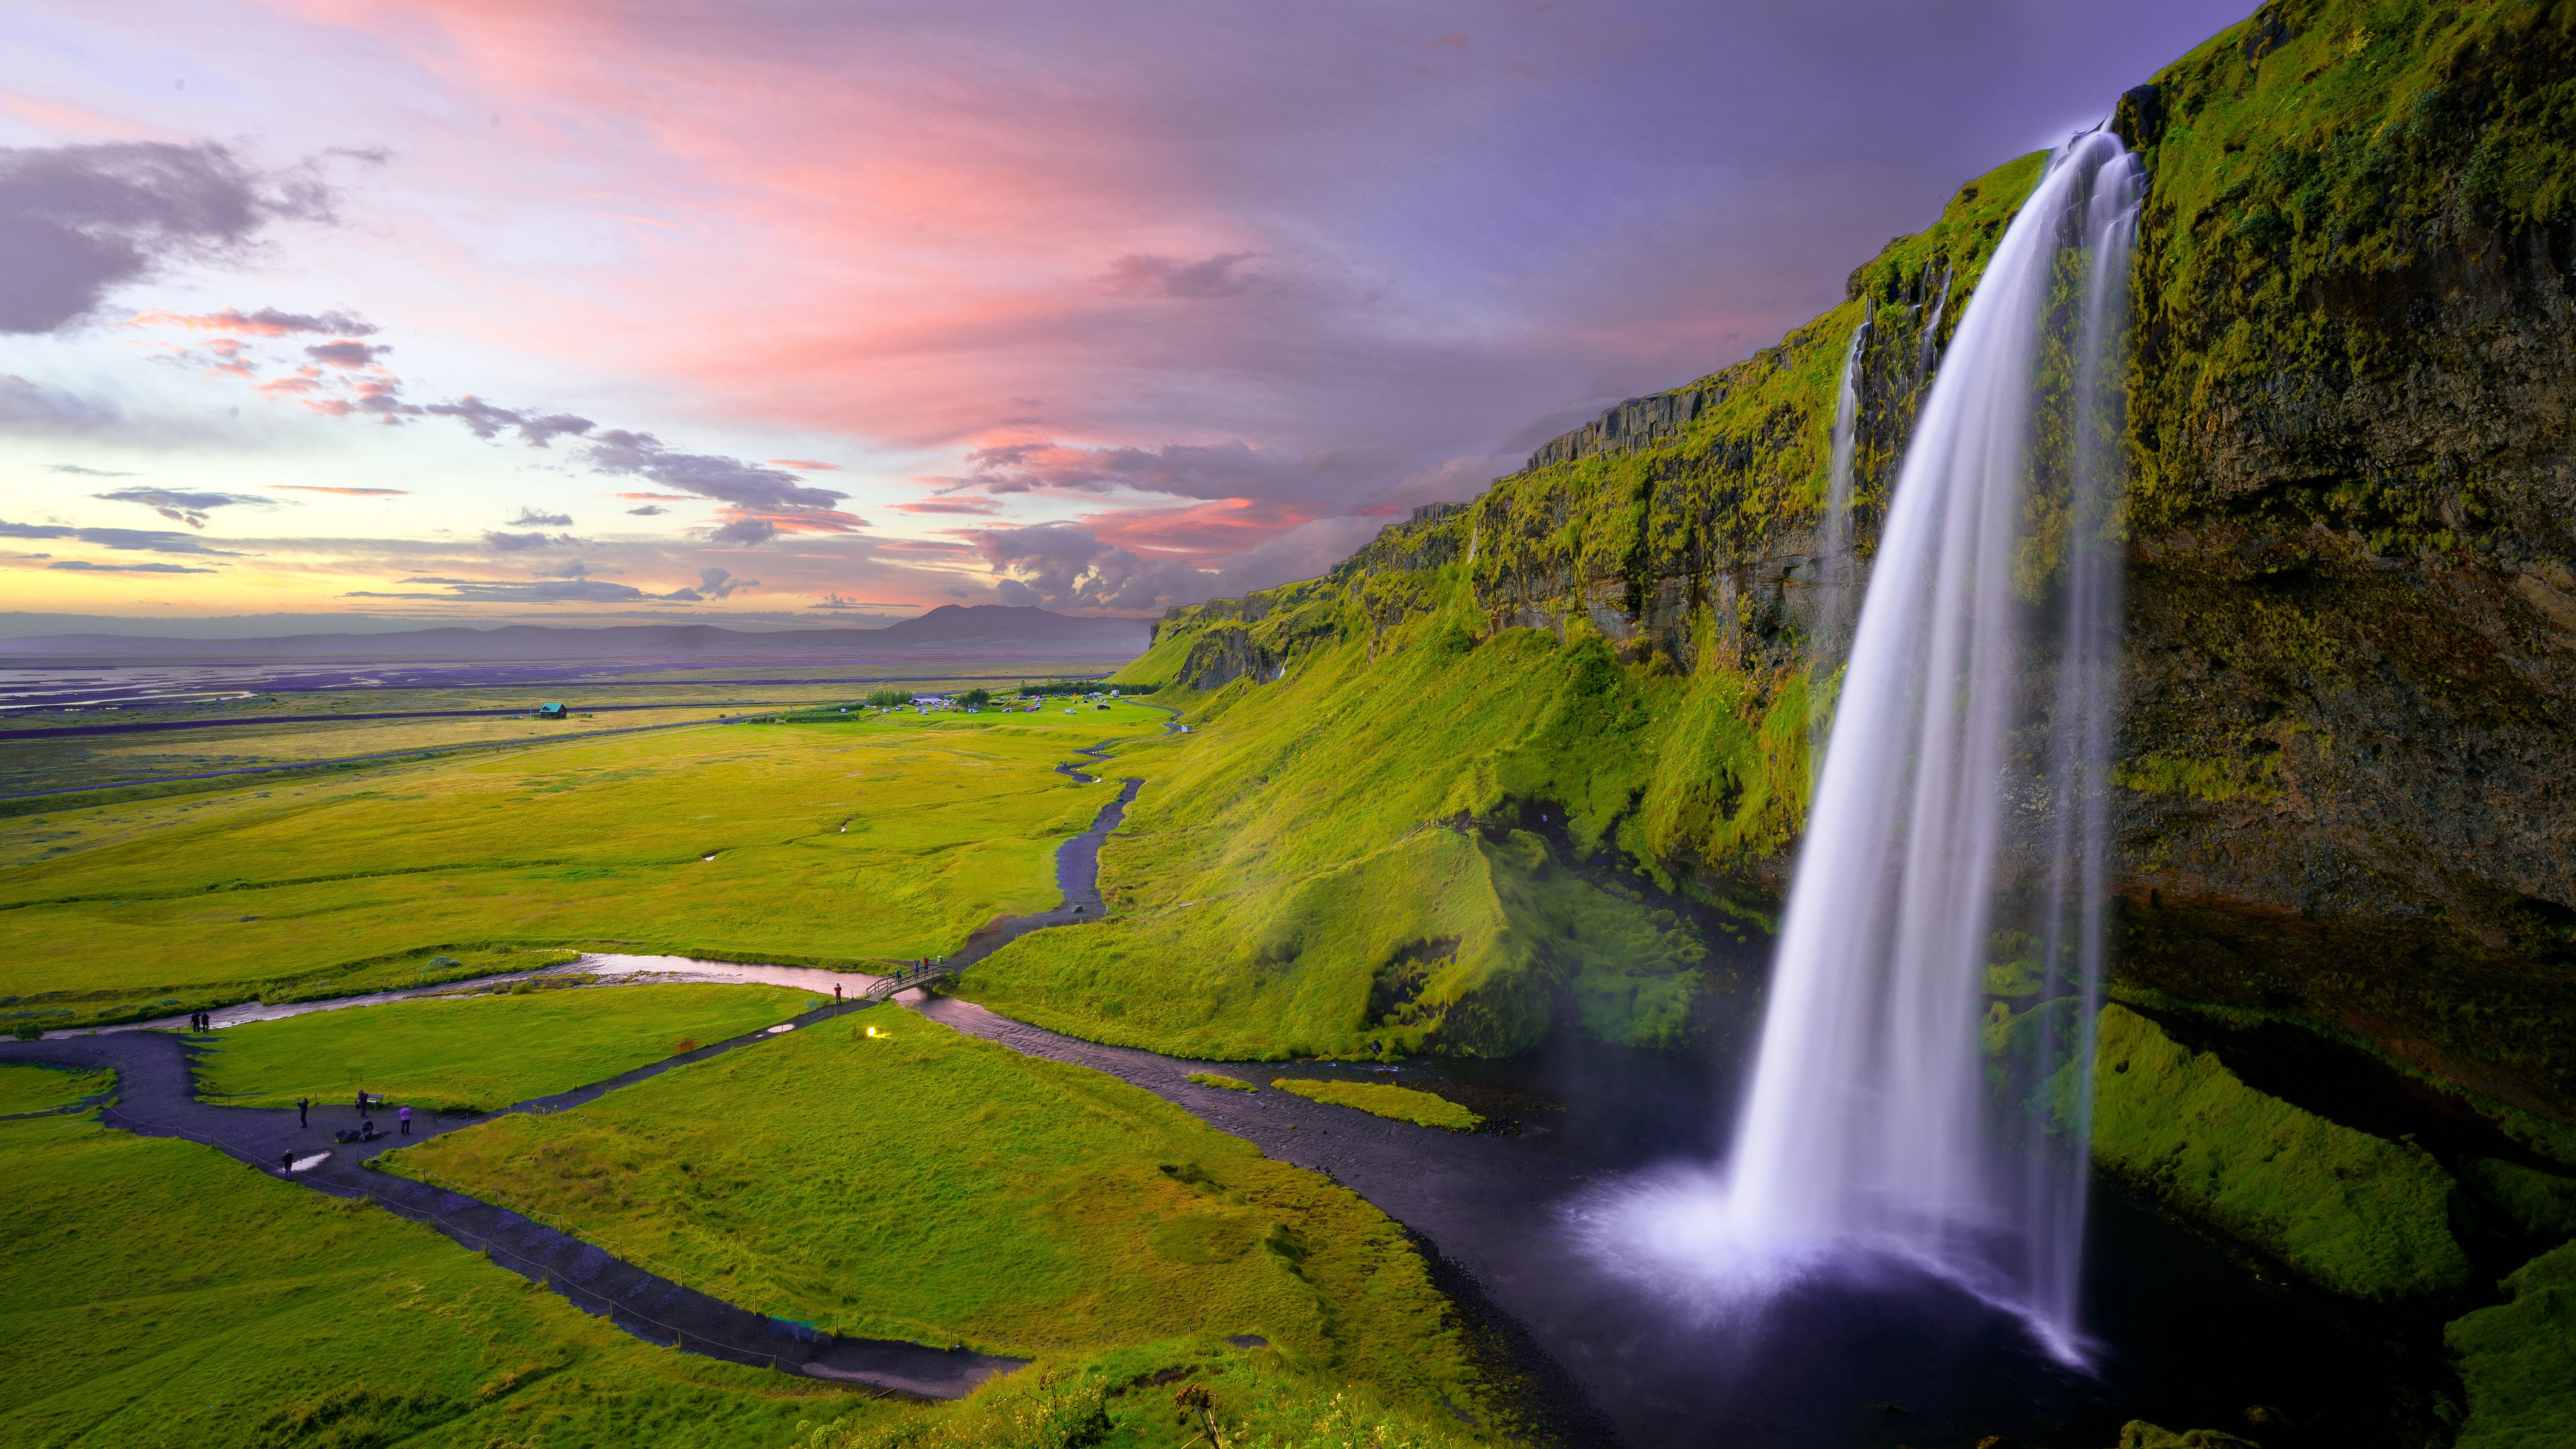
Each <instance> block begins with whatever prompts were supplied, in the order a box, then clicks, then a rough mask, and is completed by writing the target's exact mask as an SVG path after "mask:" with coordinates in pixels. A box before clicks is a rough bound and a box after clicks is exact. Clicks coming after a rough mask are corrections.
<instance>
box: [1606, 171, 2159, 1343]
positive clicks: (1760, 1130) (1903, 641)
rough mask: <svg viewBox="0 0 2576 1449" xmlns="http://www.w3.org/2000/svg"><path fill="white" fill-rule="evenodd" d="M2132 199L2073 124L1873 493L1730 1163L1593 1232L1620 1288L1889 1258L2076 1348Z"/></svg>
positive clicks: (2104, 841) (2134, 175)
mask: <svg viewBox="0 0 2576 1449" xmlns="http://www.w3.org/2000/svg"><path fill="white" fill-rule="evenodd" d="M2139 190H2140V173H2139V171H2138V169H2137V164H2136V161H2135V159H2134V158H2133V157H2131V156H2130V155H2129V154H2128V153H2127V152H2125V151H2124V150H2123V149H2122V148H2121V146H2120V144H2119V142H2118V141H2117V140H2116V139H2115V138H2113V137H2111V136H2109V135H2107V134H2102V133H2098V132H2097V133H2093V134H2088V135H2085V136H2080V137H2077V138H2076V139H2075V140H2073V141H2071V142H2069V143H2068V144H2067V145H2066V146H2065V147H2064V148H2063V149H2061V150H2060V151H2059V152H2058V153H2057V154H2056V155H2055V156H2053V157H2052V158H2051V165H2050V167H2049V169H2048V171H2047V174H2046V175H2045V176H2044V177H2043V178H2042V179H2041V180H2040V182H2039V184H2038V186H2037V188H2036V189H2035V190H2034V191H2033V192H2032V193H2031V196H2030V198H2029V199H2028V200H2027V201H2026V202H2025V203H2024V204H2023V206H2022V209H2021V211H2020V214H2019V215H2018V216H2017V217H2016V218H2015V219H2014V221H2013V222H2012V224H2011V226H2010V227H2008V228H2007V229H2006V230H2005V232H2004V235H2003V237H2002V239H2001V240H2000V241H1999V242H1998V243H1997V246H1996V249H1995V253H1994V256H1993V258H1992V260H1991V261H1990V262H1989V263H1988V265H1987V267H1986V270H1985V274H1984V276H1983V278H1982V279H1981V280H1980V281H1979V282H1978V284H1977V285H1976V288H1975V290H1974V292H1973V293H1972V294H1971V296H1970V297H1969V300H1968V302H1967V310H1966V312H1965V313H1964V315H1963V316H1962V317H1961V319H1960V324H1959V330H1958V334H1957V337H1956V338H1955V339H1954V341H1953V342H1952V344H1951V346H1950V348H1949V349H1948V351H1947V354H1946V356H1945V357H1944V359H1943V362H1942V365H1941V368H1940V370H1939V372H1938V374H1937V375H1936V377H1935V378H1934V381H1933V384H1932V387H1931V390H1930V392H1929V393H1928V395H1927V396H1926V397H1925V399H1924V402H1923V407H1922V411H1921V414H1920V417H1919V421H1918V423H1917V427H1916V430H1915V433H1914V436H1913V439H1912V442H1911V443H1910V445H1909V447H1908V448H1907V452H1906V458H1905V462H1904V466H1903V468H1902V469H1901V471H1900V472H1899V474H1898V478H1897V482H1896V486H1895V489H1894V492H1893V494H1892V497H1891V499H1890V504H1889V510H1888V515H1887V522H1886V526H1885V528H1884V530H1883V531H1882V533H1881V536H1880V540H1879V545H1878V550H1877V553H1876V556H1875V560H1874V563H1873V566H1872V574H1871V578H1870V582H1869V589H1868V593H1867V596H1866V598H1865V599H1864V601H1863V603H1862V607H1861V615H1860V621H1859V626H1858V629H1857V631H1856V632H1855V634H1854V636H1853V639H1852V644H1851V652H1850V657H1849V660H1848V663H1847V665H1846V667H1845V671H1844V682H1843V686H1842V691H1841V697H1840V700H1839V702H1838V703H1837V705H1836V708H1835V711H1834V722H1833V731H1832V736H1831V740H1830V745H1829V748H1828V749H1827V751H1826V753H1825V758H1824V766H1823V773H1822V777H1821V779H1820V780H1819V781H1818V783H1817V786H1816V790H1815V799H1814V803H1813V807H1812V809H1811V810H1810V812H1809V818H1808V827H1807V835H1806V841H1805V844H1804V845H1803V847H1802V848H1801V851H1800V855H1799V859H1798V864H1797V870H1796V874H1795V876H1794V877H1793V880H1792V884H1791V887H1790V893H1789V902H1788V908H1787V911H1786V913H1785V916H1784V919H1783V922H1782V928H1781V934H1780V940H1779V947H1778V953H1777V958H1776V964H1775V967H1774V970H1773V975H1772V983H1771V994H1770V1000H1769V1004H1768V1006H1767V1008H1766V1011H1765V1016H1764V1019H1763V1027H1762V1037H1761V1045H1760V1048H1759V1050H1758V1054H1757V1056H1756V1058H1755V1061H1754V1065H1753V1074H1752V1079H1751V1083H1750V1085H1749V1087H1748V1088H1747V1090H1746V1093H1745V1097H1744V1100H1743V1102H1742V1104H1741V1107H1740V1111H1739V1114H1738V1118H1737V1124H1736V1131H1735V1137H1734V1145H1733V1150H1732V1153H1731V1156H1730V1159H1729V1161H1728V1162H1727V1164H1726V1166H1725V1169H1724V1170H1723V1172H1722V1173H1719V1174H1717V1175H1716V1176H1714V1177H1703V1178H1701V1179H1699V1180H1697V1181H1696V1182H1694V1183H1680V1182H1675V1183H1667V1184H1666V1185H1664V1186H1663V1187H1661V1188H1659V1189H1655V1190H1652V1191H1647V1192H1641V1193H1639V1194H1637V1195H1636V1196H1634V1197H1633V1198H1632V1199H1630V1200H1629V1201H1627V1202H1626V1203H1625V1204H1624V1205H1623V1206H1622V1207H1621V1208H1619V1209H1618V1210H1616V1211H1615V1212H1613V1213H1612V1214H1609V1215H1608V1216H1607V1217H1605V1218H1603V1219H1602V1220H1601V1222H1600V1224H1596V1226H1600V1225H1606V1224H1607V1223H1608V1222H1609V1221H1610V1220H1611V1219H1616V1220H1617V1221H1618V1222H1619V1223H1620V1224H1622V1225H1623V1226H1624V1231H1625V1233H1626V1235H1627V1241H1626V1242H1625V1243H1624V1244H1623V1245H1622V1246H1621V1247H1619V1248H1616V1249H1611V1250H1610V1251H1612V1252H1614V1253H1615V1254H1618V1255H1621V1256H1624V1257H1625V1258H1626V1259H1627V1260H1628V1261H1629V1262H1630V1264H1631V1266H1632V1267H1635V1268H1636V1269H1637V1270H1638V1273H1639V1276H1641V1277H1645V1278H1654V1277H1656V1276H1657V1275H1662V1276H1664V1277H1670V1276H1671V1275H1672V1273H1673V1270H1674V1269H1676V1268H1683V1269H1690V1268H1696V1269H1698V1270H1700V1274H1701V1276H1702V1277H1704V1278H1709V1279H1715V1280H1719V1281H1720V1282H1721V1283H1723V1282H1728V1281H1732V1282H1736V1283H1739V1284H1740V1283H1741V1282H1742V1281H1744V1280H1745V1279H1747V1278H1748V1277H1750V1278H1755V1279H1762V1278H1776V1277H1777V1276H1778V1275H1779V1274H1780V1273H1783V1272H1797V1271H1800V1270H1801V1269H1802V1268H1811V1267H1815V1266H1818V1265H1825V1264H1831V1263H1834V1262H1841V1261H1852V1260H1857V1259H1877V1258H1885V1257H1895V1258H1900V1259H1903V1260H1906V1261H1909V1262H1912V1263H1914V1264H1917V1265H1920V1266H1922V1267H1926V1268H1929V1269H1931V1270H1932V1271H1934V1272H1937V1273H1939V1274H1941V1275H1942V1276H1944V1277H1946V1278H1949V1279H1950V1280H1952V1281H1954V1282H1957V1283H1959V1284H1962V1285H1964V1286H1965V1287H1967V1288H1968V1289H1969V1290H1970V1291H1972V1292H1975V1293H1977V1294H1978V1295H1979V1296H1981V1297H1984V1298H1986V1299H1987V1300H1988V1301H1990V1302H1994V1303H1996V1304H1999V1305H2002V1306H2004V1307H2006V1308H2008V1309H2010V1310H2012V1311H2014V1312H2016V1313H2018V1314H2020V1315H2021V1316H2022V1317H2023V1319H2024V1320H2025V1321H2026V1322H2027V1323H2029V1324H2030V1325H2031V1327H2032V1329H2033V1330H2034V1332H2035V1333H2036V1334H2037V1336H2038V1337H2039V1338H2040V1340H2041V1341H2042V1342H2043V1343H2044V1344H2045V1345H2047V1346H2048V1348H2049V1349H2050V1350H2051V1351H2052V1352H2054V1353H2057V1354H2058V1355H2060V1356H2061V1357H2064V1358H2067V1359H2069V1360H2070V1361H2077V1360H2080V1359H2081V1357H2082V1351H2081V1344H2082V1338H2081V1335H2080V1333H2079V1331H2078V1327H2077V1317H2076V1310H2077V1298H2076V1294H2077V1287H2078V1276H2079V1275H2078V1267H2079V1262H2080V1256H2079V1255H2080V1252H2081V1246H2082V1230H2083V1215H2084V1207H2085V1200H2084V1199H2085V1193H2084V1184H2085V1180H2086V1174H2087V1168H2088V1163H2087V1156H2088V1154H2087V1145H2088V1144H2087V1141H2086V1130H2087V1125H2088V1121H2089V1111H2090V1096H2089V1088H2090V1082H2091V1070H2092V1069H2091V1057H2090V1051H2091V1046H2092V1041H2091V1026H2092V1020H2093V1016H2094V1013H2095V1010H2096V1009H2097V1005H2098V1003H2097V999H2096V993H2097V991H2098V985H2097V983H2098V980H2099V976H2100V971H2101V964H2102V955H2103V937H2104V912H2105V910H2106V905H2107V903H2106V901H2105V899H2104V896H2105V892H2106V889H2107V866H2106V859H2105V857H2106V853H2107V850H2108V829H2107V821H2106V818H2105V817H2106V801H2105V798H2104V790H2103V776H2104V773H2105V771H2106V769H2107V766H2108V752H2109V747H2110V732H2111V728H2112V724H2113V721H2114V718H2115V710H2116V704H2115V701H2114V698H2113V690H2114V687H2115V684H2116V674H2117V658H2116V645H2117V639H2118V618H2119V616H2118V609H2119V564H2120V555H2119V541H2118V538H2117V536H2116V525H2117V517H2118V513H2117V510H2118V491H2119V484H2120V473H2119V469H2118V456H2119V454H2118V451H2117V450H2118V445H2119V431H2118V429H2119V418H2118V402H2119V393H2120V388H2119V385H2118V381H2117V377H2118V374H2117V372H2116V371H2115V369H2116V368H2117V367H2118V366H2119V363H2120V359H2121V357H2122V356H2124V353H2123V351H2122V343H2123V337H2124V323H2125V317H2124V315H2123V313H2124V308H2125V302H2126V298H2127V293H2128V262H2129V247H2130V240H2131V237H2132V235H2133V233H2134V228H2135V218H2136V205H2137V195H2138V192H2139ZM1946 290H1947V289H1946V287H1945V289H1944V291H1945V301H1946ZM1935 315H1937V309H1936V313H1935ZM2052 670H2053V671H2054V686H2055V687H2054V688H2053V689H2052V688H2049V687H2047V685H2048V682H2049V675H2050V672H2051V671H2052ZM1594 1239H1595V1242H1596V1244H1599V1243H1601V1242H1602V1236H1601V1234H1600V1233H1598V1232H1596V1233H1595V1234H1594ZM1640 1249H1642V1250H1643V1252H1644V1254H1645V1256H1647V1257H1651V1258H1654V1259H1656V1260H1658V1261H1657V1262H1656V1263H1654V1264H1652V1265H1647V1264H1643V1263H1641V1262H1639V1261H1638V1251H1639V1250H1640Z"/></svg>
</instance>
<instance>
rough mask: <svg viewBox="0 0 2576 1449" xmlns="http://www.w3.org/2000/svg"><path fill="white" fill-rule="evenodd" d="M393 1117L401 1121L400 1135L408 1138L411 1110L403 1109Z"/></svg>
mask: <svg viewBox="0 0 2576 1449" xmlns="http://www.w3.org/2000/svg"><path fill="white" fill-rule="evenodd" d="M395 1115H396V1116H397V1117H399V1118H401V1119H402V1135H404V1136H405V1137H409V1136H410V1135H411V1109H410V1108H409V1107H405V1108H403V1109H402V1110H401V1111H400V1112H398V1113H396V1114H395Z"/></svg>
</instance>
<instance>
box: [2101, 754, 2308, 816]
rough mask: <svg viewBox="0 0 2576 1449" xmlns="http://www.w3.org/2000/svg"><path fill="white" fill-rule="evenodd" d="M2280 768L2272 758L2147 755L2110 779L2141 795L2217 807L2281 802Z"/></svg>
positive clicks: (2115, 770) (2117, 768)
mask: <svg viewBox="0 0 2576 1449" xmlns="http://www.w3.org/2000/svg"><path fill="white" fill-rule="evenodd" d="M2278 768H2279V766H2278V762H2277V761H2276V760H2273V759H2270V758H2261V759H2255V760H2246V759H2241V758H2231V757H2224V756H2222V757H2220V758H2217V759H2205V760H2204V759H2192V758H2189V757H2186V756H2181V755H2170V754H2148V755H2140V756H2137V757H2135V758H2133V759H2128V760H2123V761H2120V762H2119V763H2118V764H2116V765H2114V766H2113V767H2112V771H2111V778H2112V779H2113V780H2115V781H2117V782H2118V783H2119V784H2120V785H2122V786H2124V787H2126V788H2128V789H2131V790H2135V791H2138V792H2139V793H2140V794H2145V795H2186V796H2189V797H2191V798H2192V799H2195V800H2206V801H2209V802H2210V803H2212V804H2218V803H2222V802H2224V801H2228V800H2234V799H2237V798H2239V797H2243V798H2245V799H2248V800H2255V801H2262V800H2274V799H2278V798H2279V797H2280V794H2281V787H2280V784H2279V783H2278V781H2277V779H2276V776H2277V774H2278Z"/></svg>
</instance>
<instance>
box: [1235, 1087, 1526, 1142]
mask: <svg viewBox="0 0 2576 1449" xmlns="http://www.w3.org/2000/svg"><path fill="white" fill-rule="evenodd" d="M1270 1085H1272V1086H1274V1087H1277V1088H1278V1089H1279V1090H1280V1091H1283V1092H1287V1093H1290V1094H1292V1095H1294V1096H1299V1097H1303V1098H1305V1099H1306V1100H1307V1101H1309V1102H1330V1103H1331V1104H1333V1105H1334V1106H1336V1107H1353V1108H1357V1109H1358V1110H1360V1111H1362V1112H1367V1113H1370V1114H1371V1115H1373V1116H1378V1117H1392V1118H1394V1119H1395V1120H1396V1121H1398V1122H1410V1123H1412V1124H1413V1125H1415V1126H1417V1127H1445V1128H1447V1129H1448V1130H1450V1131H1452V1132H1473V1131H1475V1130H1476V1129H1477V1128H1478V1127H1480V1126H1482V1125H1483V1124H1484V1121H1485V1119H1484V1118H1482V1117H1479V1116H1477V1115H1476V1114H1475V1113H1473V1112H1470V1111H1468V1110H1467V1109H1466V1108H1464V1107H1461V1106H1459V1105H1458V1104H1457V1103H1455V1102H1452V1101H1450V1100H1449V1099H1448V1098H1446V1097H1442V1096H1437V1095H1434V1094H1433V1093H1430V1092H1417V1091H1415V1090H1413V1089H1412V1088H1411V1087H1395V1086H1389V1085H1387V1084H1386V1083H1384V1082H1332V1081H1319V1080H1317V1079H1315V1078H1313V1077H1281V1078H1280V1079H1278V1080H1277V1081H1275V1082H1272V1083H1271V1084H1270Z"/></svg>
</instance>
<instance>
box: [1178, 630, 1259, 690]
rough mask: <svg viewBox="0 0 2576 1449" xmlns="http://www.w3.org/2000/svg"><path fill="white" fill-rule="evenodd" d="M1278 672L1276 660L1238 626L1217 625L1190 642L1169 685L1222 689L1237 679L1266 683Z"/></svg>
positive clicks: (1186, 687)
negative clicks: (1266, 680)
mask: <svg viewBox="0 0 2576 1449" xmlns="http://www.w3.org/2000/svg"><path fill="white" fill-rule="evenodd" d="M1278 671H1279V659H1278V656H1276V655H1274V654H1272V653H1271V652H1270V651H1269V650H1267V649H1265V648H1263V647H1261V645H1259V644H1257V643H1255V642H1253V638H1252V634H1251V631H1249V630H1247V629H1245V628H1244V627H1243V626H1242V625H1241V624H1232V623H1226V624H1217V625H1214V626H1212V627H1210V628H1209V629H1207V630H1206V631H1205V632H1203V633H1201V634H1200V635H1199V636H1198V637H1197V638H1195V639H1193V640H1191V641H1190V652H1189V653H1188V654H1187V655H1186V656H1184V657H1183V658H1182V660H1181V667H1180V670H1179V672H1178V673H1176V674H1174V675H1173V676H1172V682H1173V683H1175V684H1178V685H1179V686H1180V687H1181V688H1183V689H1223V688H1224V687H1225V686H1227V685H1229V684H1232V683H1233V682H1235V681H1236V680H1238V679H1244V678H1251V679H1255V680H1262V679H1268V678H1270V677H1272V676H1273V675H1275V674H1277V673H1278Z"/></svg>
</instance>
